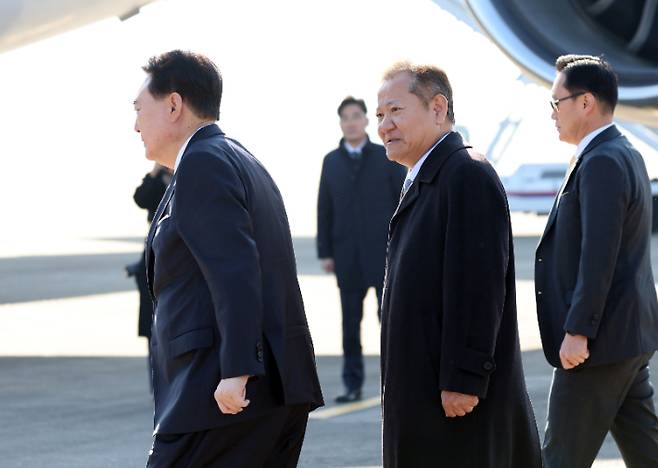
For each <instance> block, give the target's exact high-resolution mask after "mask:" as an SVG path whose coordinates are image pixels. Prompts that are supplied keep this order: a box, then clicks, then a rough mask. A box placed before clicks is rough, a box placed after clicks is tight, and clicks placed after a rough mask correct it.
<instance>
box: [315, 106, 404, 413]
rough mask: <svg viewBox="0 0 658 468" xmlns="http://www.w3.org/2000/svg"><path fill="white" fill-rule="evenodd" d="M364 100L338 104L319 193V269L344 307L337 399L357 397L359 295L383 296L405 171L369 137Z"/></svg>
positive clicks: (360, 371)
mask: <svg viewBox="0 0 658 468" xmlns="http://www.w3.org/2000/svg"><path fill="white" fill-rule="evenodd" d="M366 114H367V108H366V104H365V102H364V101H363V100H362V99H355V98H354V97H352V96H348V97H346V98H345V99H344V100H343V101H342V102H341V103H340V106H338V116H339V117H340V128H341V130H342V132H343V138H342V139H341V140H340V143H339V145H338V148H336V149H335V150H333V151H332V152H330V153H329V154H327V155H326V156H325V158H324V162H323V164H322V174H321V176H320V189H319V196H318V230H317V249H318V257H319V258H320V260H321V262H322V268H323V270H324V271H325V272H327V273H335V274H336V279H337V281H338V287H339V288H340V300H341V306H342V310H343V372H342V374H343V384H344V385H345V394H343V395H340V396H338V397H337V398H336V402H338V403H347V402H351V401H356V400H360V399H361V387H362V386H363V380H364V366H363V353H362V350H361V319H362V317H363V299H364V298H365V296H366V293H367V292H368V289H369V288H371V287H374V288H375V291H376V294H377V302H378V308H377V314H378V315H379V313H380V312H379V306H380V305H381V298H382V284H383V282H384V262H385V256H386V240H387V237H388V223H389V221H390V219H391V216H393V212H394V211H395V208H396V206H397V204H398V201H399V198H400V190H401V188H402V181H403V180H404V177H405V170H404V168H403V167H402V166H400V165H399V164H397V163H394V162H391V161H389V160H388V158H387V157H386V152H385V150H384V147H383V146H381V145H376V144H374V143H371V142H370V139H369V138H368V135H367V134H366V127H367V125H368V117H367V116H366Z"/></svg>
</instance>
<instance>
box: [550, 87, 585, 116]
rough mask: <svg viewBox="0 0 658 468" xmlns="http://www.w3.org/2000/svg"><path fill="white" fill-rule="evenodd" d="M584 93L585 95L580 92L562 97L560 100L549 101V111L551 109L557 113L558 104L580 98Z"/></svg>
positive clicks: (583, 92)
mask: <svg viewBox="0 0 658 468" xmlns="http://www.w3.org/2000/svg"><path fill="white" fill-rule="evenodd" d="M585 93H586V91H581V92H580V93H574V94H571V95H570V96H567V97H563V98H560V99H551V109H553V110H554V111H555V112H557V111H558V110H559V108H560V103H561V102H562V101H566V100H568V99H573V98H576V97H578V96H582V95H583V94H585Z"/></svg>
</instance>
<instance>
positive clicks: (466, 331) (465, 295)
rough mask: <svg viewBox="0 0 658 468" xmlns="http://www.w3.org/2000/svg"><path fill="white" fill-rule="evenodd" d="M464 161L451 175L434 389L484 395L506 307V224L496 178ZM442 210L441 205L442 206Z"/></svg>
mask: <svg viewBox="0 0 658 468" xmlns="http://www.w3.org/2000/svg"><path fill="white" fill-rule="evenodd" d="M483 164H486V163H476V162H469V163H467V164H464V165H463V166H462V167H461V168H458V169H457V170H456V173H455V174H453V175H451V176H450V178H449V179H450V180H449V181H448V184H449V186H448V189H447V191H443V192H442V195H443V196H445V198H447V200H445V201H446V203H447V206H448V208H447V212H448V214H447V220H446V231H445V236H446V237H445V252H444V264H443V285H442V291H443V317H442V327H441V330H442V332H441V350H440V372H439V388H440V389H441V390H448V391H454V392H460V393H465V394H469V395H476V396H478V397H480V398H484V397H486V395H487V389H488V385H489V378H490V376H491V374H492V373H493V372H494V370H495V367H496V365H495V361H494V355H495V351H496V344H497V341H498V330H499V328H500V322H501V318H502V315H503V310H504V307H505V297H506V291H505V284H506V275H507V268H508V261H509V255H510V251H509V245H510V236H511V232H510V227H509V226H510V225H509V212H508V209H507V202H506V198H505V194H504V193H503V190H502V187H500V185H499V183H498V181H497V179H496V177H495V175H493V174H492V172H491V171H487V170H485V168H484V167H483ZM444 206H445V205H444Z"/></svg>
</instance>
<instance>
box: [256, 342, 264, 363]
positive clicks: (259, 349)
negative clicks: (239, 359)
mask: <svg viewBox="0 0 658 468" xmlns="http://www.w3.org/2000/svg"><path fill="white" fill-rule="evenodd" d="M256 359H257V360H258V362H263V345H262V344H261V343H260V342H259V343H256Z"/></svg>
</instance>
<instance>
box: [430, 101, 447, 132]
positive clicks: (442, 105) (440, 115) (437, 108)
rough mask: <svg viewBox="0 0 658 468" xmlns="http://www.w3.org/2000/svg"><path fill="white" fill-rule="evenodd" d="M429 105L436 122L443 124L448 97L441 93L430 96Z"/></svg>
mask: <svg viewBox="0 0 658 468" xmlns="http://www.w3.org/2000/svg"><path fill="white" fill-rule="evenodd" d="M430 106H431V109H432V111H433V112H434V115H435V121H436V123H437V124H438V125H443V124H444V123H445V121H446V119H447V118H448V98H446V97H445V96H444V95H443V94H437V95H436V96H434V97H433V98H432V101H431V103H430Z"/></svg>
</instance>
